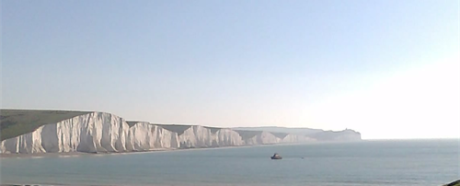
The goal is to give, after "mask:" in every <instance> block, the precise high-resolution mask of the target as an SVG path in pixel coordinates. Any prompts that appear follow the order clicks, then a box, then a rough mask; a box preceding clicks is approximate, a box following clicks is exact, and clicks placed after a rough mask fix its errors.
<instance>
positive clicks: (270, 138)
mask: <svg viewBox="0 0 460 186" xmlns="http://www.w3.org/2000/svg"><path fill="white" fill-rule="evenodd" d="M310 140H312V139H310V138H307V137H304V136H301V135H293V134H288V135H285V136H284V137H277V136H275V135H274V134H272V133H270V132H260V133H257V134H255V135H254V136H250V137H247V139H245V138H244V137H242V135H240V133H239V132H238V131H234V130H232V129H225V128H224V129H211V128H209V127H204V126H198V125H192V126H190V127H189V128H188V129H186V130H185V131H183V132H182V131H181V132H179V133H178V132H174V131H171V130H167V129H165V128H164V127H162V126H161V125H155V124H151V123H147V122H138V123H135V124H134V125H131V126H130V125H129V124H128V123H127V122H126V121H125V120H124V119H122V118H120V117H118V116H115V115H112V114H109V113H103V112H92V113H89V114H84V115H80V116H76V117H73V118H70V119H66V120H63V121H60V122H57V123H50V124H46V125H43V126H41V127H39V128H37V129H36V130H35V131H33V132H30V133H27V134H23V135H20V136H17V137H14V138H9V139H5V140H3V141H1V143H0V153H48V152H54V153H60V152H90V153H96V152H133V151H148V150H155V149H178V148H205V147H223V146H243V145H262V144H275V143H295V142H304V141H310Z"/></svg>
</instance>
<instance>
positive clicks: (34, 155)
mask: <svg viewBox="0 0 460 186" xmlns="http://www.w3.org/2000/svg"><path fill="white" fill-rule="evenodd" d="M319 143H323V142H318V141H313V142H302V143H276V144H262V145H241V146H222V147H200V148H183V149H181V148H158V149H152V150H146V151H128V152H98V153H90V152H57V153H56V152H51V153H31V154H6V153H5V154H4V153H0V160H1V159H4V158H43V157H77V156H102V155H130V154H144V153H159V152H181V151H191V150H216V149H230V148H249V147H261V146H281V145H307V144H319ZM0 186H1V185H0Z"/></svg>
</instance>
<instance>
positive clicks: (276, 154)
mask: <svg viewBox="0 0 460 186" xmlns="http://www.w3.org/2000/svg"><path fill="white" fill-rule="evenodd" d="M271 158H272V160H280V159H282V157H281V156H280V155H279V154H278V153H275V154H273V156H272V157H271Z"/></svg>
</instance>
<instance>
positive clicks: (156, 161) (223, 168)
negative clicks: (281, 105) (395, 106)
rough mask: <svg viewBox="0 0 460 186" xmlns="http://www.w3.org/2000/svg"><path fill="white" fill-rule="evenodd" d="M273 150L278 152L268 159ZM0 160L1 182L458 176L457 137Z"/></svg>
mask: <svg viewBox="0 0 460 186" xmlns="http://www.w3.org/2000/svg"><path fill="white" fill-rule="evenodd" d="M275 152H278V153H279V154H280V155H282V156H283V159H282V160H271V159H270V158H269V157H270V156H271V155H272V154H273V153H275ZM0 163H1V183H3V184H5V183H18V184H26V183H29V184H30V183H32V184H70V185H178V186H191V185H204V186H208V185H209V186H210V185H217V186H227V185H247V186H262V185H288V186H289V185H292V186H308V185H311V186H339V185H340V186H347V185H350V186H351V185H353V186H354V185H356V186H364V185H366V186H377V185H379V186H390V185H394V186H410V185H421V186H424V185H426V186H433V185H434V186H437V185H442V184H445V183H448V182H451V181H454V180H456V179H460V167H459V165H460V155H459V141H458V140H404V141H363V142H353V143H323V144H304V145H278V146H257V147H243V148H222V149H203V150H187V151H172V152H153V153H137V154H136V153H130V154H116V155H81V156H72V157H65V156H49V157H40V158H37V157H34V158H31V157H28V158H2V159H1V162H0Z"/></svg>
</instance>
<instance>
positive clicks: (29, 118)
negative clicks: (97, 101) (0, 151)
mask: <svg viewBox="0 0 460 186" xmlns="http://www.w3.org/2000/svg"><path fill="white" fill-rule="evenodd" d="M87 113H89V112H79V111H51V110H3V109H2V110H0V141H1V140H4V139H8V138H13V137H16V136H19V135H22V134H26V133H29V132H32V131H34V130H35V129H37V128H38V127H40V126H42V125H45V124H50V123H57V122H59V121H62V120H65V119H69V118H73V117H75V116H79V115H83V114H87Z"/></svg>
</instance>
